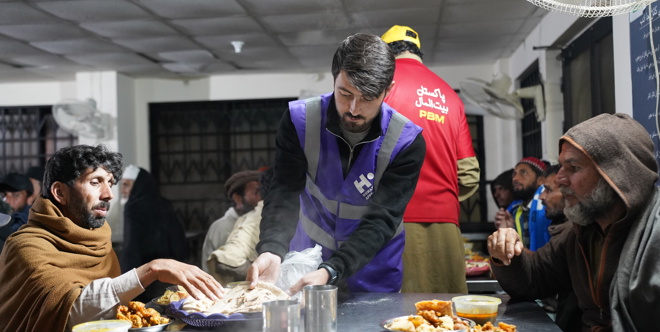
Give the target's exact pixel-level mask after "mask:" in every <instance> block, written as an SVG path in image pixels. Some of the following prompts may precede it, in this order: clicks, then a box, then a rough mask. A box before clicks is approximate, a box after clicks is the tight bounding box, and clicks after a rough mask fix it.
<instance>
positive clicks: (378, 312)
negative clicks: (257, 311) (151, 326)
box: [168, 293, 561, 332]
mask: <svg viewBox="0 0 660 332" xmlns="http://www.w3.org/2000/svg"><path fill="white" fill-rule="evenodd" d="M460 295H465V294H436V293H339V296H338V297H339V298H338V303H339V304H338V305H337V331H338V332H351V331H359V332H366V331H387V330H386V329H384V328H383V325H382V323H383V322H384V321H386V320H388V319H391V318H395V317H400V316H407V315H412V314H415V313H416V309H415V303H416V302H419V301H426V300H444V301H451V299H452V298H453V297H455V296H460ZM489 296H493V297H497V298H500V299H501V300H502V304H500V306H499V308H498V315H497V321H498V322H504V323H507V324H513V325H515V326H517V331H518V332H561V329H559V327H558V326H557V325H556V324H555V323H554V322H553V321H552V319H551V318H550V317H549V316H548V315H547V314H546V312H545V311H544V310H543V308H541V307H540V306H539V305H538V304H537V303H536V302H534V301H517V300H513V299H511V298H510V297H509V296H508V295H507V294H489ZM301 316H302V320H304V312H303V314H302V315H301ZM262 322H263V321H262V320H261V319H252V320H244V321H235V322H229V321H228V322H227V324H223V325H222V326H214V327H195V326H191V325H186V324H183V323H181V322H178V323H177V322H175V324H172V326H170V327H169V328H168V330H169V331H191V332H193V331H206V332H216V331H218V332H223V331H232V332H259V331H261V330H262V329H261V324H262ZM301 325H304V324H301ZM299 331H300V332H305V331H303V329H302V327H301V329H300V330H299Z"/></svg>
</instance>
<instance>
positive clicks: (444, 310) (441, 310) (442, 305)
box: [415, 300, 454, 316]
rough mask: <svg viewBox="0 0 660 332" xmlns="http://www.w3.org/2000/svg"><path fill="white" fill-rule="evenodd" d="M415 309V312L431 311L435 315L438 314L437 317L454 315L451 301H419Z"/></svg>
mask: <svg viewBox="0 0 660 332" xmlns="http://www.w3.org/2000/svg"><path fill="white" fill-rule="evenodd" d="M415 308H417V311H422V310H433V311H435V312H436V313H438V316H453V315H454V311H453V310H452V304H451V301H440V300H433V301H420V302H417V303H415Z"/></svg>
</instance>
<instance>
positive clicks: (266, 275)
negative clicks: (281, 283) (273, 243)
mask: <svg viewBox="0 0 660 332" xmlns="http://www.w3.org/2000/svg"><path fill="white" fill-rule="evenodd" d="M281 264H282V259H281V258H280V256H277V255H273V254H271V253H269V252H265V253H263V254H261V255H259V257H257V259H255V260H254V262H252V265H250V268H249V269H248V272H247V278H246V279H247V281H249V282H250V286H249V288H250V289H254V288H255V287H257V281H259V280H261V281H266V282H270V283H275V281H277V278H279V276H280V265H281Z"/></svg>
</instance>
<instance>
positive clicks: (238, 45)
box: [231, 40, 245, 53]
mask: <svg viewBox="0 0 660 332" xmlns="http://www.w3.org/2000/svg"><path fill="white" fill-rule="evenodd" d="M231 44H232V46H234V52H236V53H241V49H243V45H244V44H245V42H244V41H242V40H234V41H232V42H231Z"/></svg>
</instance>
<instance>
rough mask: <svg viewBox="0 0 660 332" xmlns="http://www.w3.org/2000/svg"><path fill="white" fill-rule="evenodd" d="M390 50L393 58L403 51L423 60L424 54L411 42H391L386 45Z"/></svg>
mask: <svg viewBox="0 0 660 332" xmlns="http://www.w3.org/2000/svg"><path fill="white" fill-rule="evenodd" d="M387 45H388V46H389V47H390V49H391V50H392V53H394V56H397V55H399V54H401V53H403V52H405V51H408V52H410V53H412V54H415V55H417V56H418V57H419V58H420V59H422V60H423V59H424V54H423V53H422V50H420V49H419V47H417V45H415V43H413V42H409V41H407V40H397V41H395V42H391V43H389V44H387Z"/></svg>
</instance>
